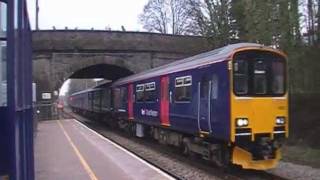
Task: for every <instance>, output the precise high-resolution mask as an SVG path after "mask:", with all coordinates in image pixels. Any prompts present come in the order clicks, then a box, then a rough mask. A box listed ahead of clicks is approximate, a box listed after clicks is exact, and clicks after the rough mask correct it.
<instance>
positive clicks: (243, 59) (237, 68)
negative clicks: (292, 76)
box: [233, 51, 286, 96]
mask: <svg viewBox="0 0 320 180" xmlns="http://www.w3.org/2000/svg"><path fill="white" fill-rule="evenodd" d="M285 65H286V63H285V59H284V58H283V57H281V56H280V55H278V54H275V53H272V52H261V51H246V52H241V53H239V54H237V55H236V60H235V61H234V65H233V73H234V74H233V84H234V92H235V94H236V95H238V96H282V95H284V93H285V89H286V73H285Z"/></svg>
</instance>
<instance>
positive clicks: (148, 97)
mask: <svg viewBox="0 0 320 180" xmlns="http://www.w3.org/2000/svg"><path fill="white" fill-rule="evenodd" d="M156 99H157V94H156V83H155V82H151V83H146V84H145V92H144V100H145V101H146V102H155V101H156Z"/></svg>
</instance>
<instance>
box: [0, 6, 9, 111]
mask: <svg viewBox="0 0 320 180" xmlns="http://www.w3.org/2000/svg"><path fill="white" fill-rule="evenodd" d="M6 33H7V4H5V3H4V2H1V1H0V107H1V106H7V39H6V38H7V35H6Z"/></svg>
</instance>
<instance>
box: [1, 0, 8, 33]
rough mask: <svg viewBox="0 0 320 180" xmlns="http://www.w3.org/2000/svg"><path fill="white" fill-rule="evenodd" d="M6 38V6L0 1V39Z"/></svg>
mask: <svg viewBox="0 0 320 180" xmlns="http://www.w3.org/2000/svg"><path fill="white" fill-rule="evenodd" d="M6 36H7V4H5V3H4V2H1V1H0V38H1V39H2V38H6Z"/></svg>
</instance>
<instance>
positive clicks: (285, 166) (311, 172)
mask: <svg viewBox="0 0 320 180" xmlns="http://www.w3.org/2000/svg"><path fill="white" fill-rule="evenodd" d="M268 172H270V173H272V174H276V175H278V176H281V177H285V178H287V179H295V180H306V179H308V180H313V179H314V180H318V179H320V169H316V168H312V167H310V166H304V165H298V164H293V163H290V162H280V163H279V165H278V167H277V168H276V169H273V170H269V171H268Z"/></svg>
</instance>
